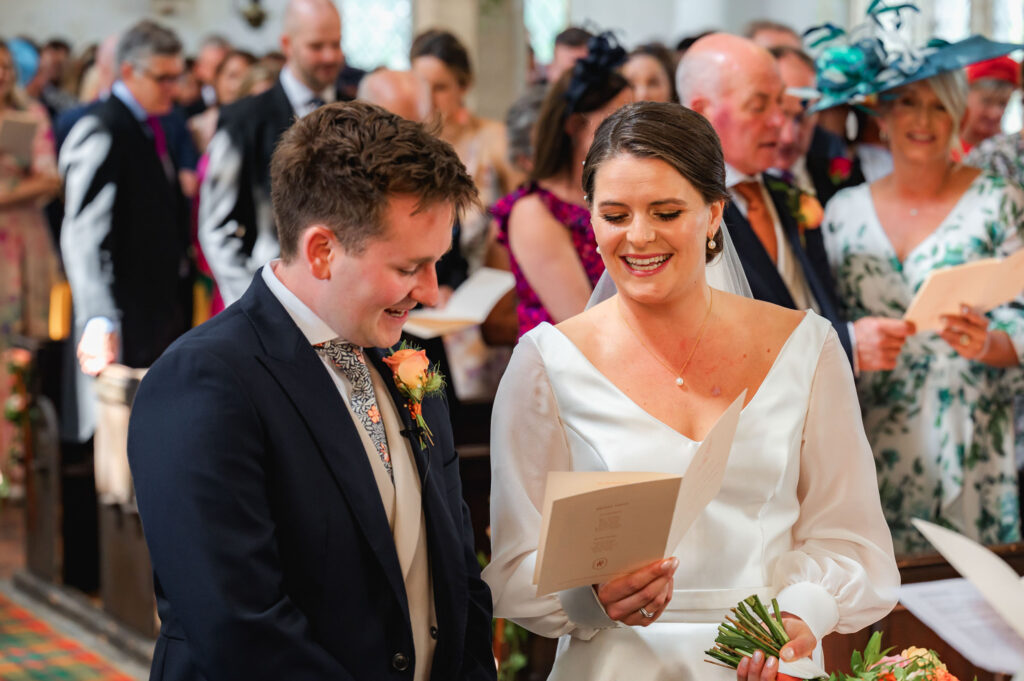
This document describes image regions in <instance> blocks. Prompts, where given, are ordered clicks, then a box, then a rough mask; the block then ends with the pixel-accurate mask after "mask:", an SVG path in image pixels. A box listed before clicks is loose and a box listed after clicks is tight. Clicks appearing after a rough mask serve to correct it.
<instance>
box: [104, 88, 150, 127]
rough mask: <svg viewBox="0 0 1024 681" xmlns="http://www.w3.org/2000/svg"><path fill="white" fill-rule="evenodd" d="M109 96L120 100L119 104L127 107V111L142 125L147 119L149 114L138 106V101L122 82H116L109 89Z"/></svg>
mask: <svg viewBox="0 0 1024 681" xmlns="http://www.w3.org/2000/svg"><path fill="white" fill-rule="evenodd" d="M110 94H112V95H113V96H114V97H117V98H118V99H119V100H121V103H122V104H124V105H125V106H126V107H128V110H129V111H131V112H132V115H133V116H135V118H136V119H137V120H139V121H141V122H143V123H145V122H146V120H147V119H148V118H149V113H148V112H147V111H146V110H145V109H143V108H142V105H141V104H139V100H137V99H135V95H133V94H132V91H131V90H129V89H128V86H127V85H125V84H124V81H121V80H118V81H116V82H115V83H114V84H113V85H112V86H111V87H110Z"/></svg>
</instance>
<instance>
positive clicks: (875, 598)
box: [771, 332, 900, 641]
mask: <svg viewBox="0 0 1024 681" xmlns="http://www.w3.org/2000/svg"><path fill="white" fill-rule="evenodd" d="M797 495H798V498H799V502H800V514H799V517H798V518H797V520H796V522H795V523H794V524H793V530H792V536H793V547H792V549H791V550H790V551H788V552H786V553H784V554H782V555H781V556H780V557H779V559H778V560H777V561H776V563H775V565H774V566H772V572H771V575H772V585H773V586H774V587H776V588H777V589H779V590H780V591H779V604H780V606H781V607H782V609H783V610H785V611H788V612H791V613H793V614H794V615H797V616H799V617H801V618H803V620H804V621H805V622H807V624H808V626H809V627H810V628H811V631H813V632H814V635H815V636H816V637H817V638H818V640H819V641H820V640H821V638H822V637H823V636H824V635H825V634H828V633H830V632H831V631H833V630H838V631H840V632H843V633H848V632H853V631H858V630H859V629H861V628H863V627H865V626H867V625H869V624H872V623H873V622H876V621H877V620H879V619H881V618H882V617H884V616H885V615H886V614H888V613H889V611H890V610H892V608H893V607H894V606H895V605H896V600H897V589H898V587H899V584H900V576H899V571H898V570H897V568H896V561H895V558H894V556H893V546H892V538H891V536H890V534H889V530H888V527H887V526H886V524H885V519H884V517H883V515H882V507H881V503H880V501H879V496H878V486H877V481H876V477H875V466H874V459H873V457H872V454H871V448H870V446H869V445H868V441H867V438H866V436H865V435H864V428H863V426H862V424H861V421H860V408H859V406H858V403H857V395H856V391H855V389H854V385H853V375H852V374H851V373H850V366H849V363H848V362H847V360H846V355H845V353H844V351H843V348H842V346H841V345H840V343H839V340H838V338H836V336H835V334H834V333H832V332H830V333H829V334H828V338H827V339H826V341H825V344H824V347H823V348H822V351H821V355H820V357H819V360H818V366H817V369H816V371H815V375H814V380H813V382H812V385H811V393H810V399H809V405H808V410H807V419H806V422H805V424H804V432H803V442H802V445H801V449H800V477H799V482H798V485H797Z"/></svg>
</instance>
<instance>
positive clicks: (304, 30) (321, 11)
mask: <svg viewBox="0 0 1024 681" xmlns="http://www.w3.org/2000/svg"><path fill="white" fill-rule="evenodd" d="M281 51H282V52H283V53H284V55H285V59H286V61H285V66H284V68H283V69H281V75H280V77H279V78H278V81H277V83H276V84H275V85H274V87H272V88H270V89H269V90H267V91H266V92H264V93H262V94H259V95H256V96H255V97H248V98H245V99H242V100H240V101H238V102H235V103H234V104H231V105H230V106H226V107H224V109H222V110H221V112H220V121H219V123H218V129H217V134H216V135H214V137H213V139H212V140H211V141H210V146H209V148H208V150H207V153H208V154H209V158H210V161H209V166H208V167H207V172H206V177H205V178H204V180H203V184H202V188H201V190H200V201H199V243H200V246H201V247H202V249H203V255H204V256H205V257H206V260H207V262H208V263H209V264H210V269H211V270H212V272H213V277H214V279H215V280H216V283H217V287H218V289H219V290H220V294H221V297H222V298H223V299H224V304H225V305H230V304H231V303H233V302H234V301H235V300H237V299H238V298H239V297H241V295H242V294H243V293H244V292H245V290H246V289H247V288H248V286H249V283H250V282H251V281H252V277H253V274H255V272H256V270H257V269H259V267H260V266H261V265H263V264H264V263H266V262H267V261H268V260H270V259H272V258H276V257H277V256H278V254H279V251H280V249H279V246H278V243H277V229H276V227H275V226H274V219H273V215H272V213H271V209H270V156H271V154H272V153H273V151H274V147H275V146H276V145H277V140H278V138H280V136H281V134H282V133H284V131H285V130H287V129H288V127H289V126H290V125H291V124H292V122H293V121H294V120H295V119H296V118H301V117H302V116H305V115H306V114H308V113H310V112H311V111H313V110H314V109H316V108H317V107H319V106H321V105H322V104H324V103H326V102H333V101H336V100H339V99H344V97H341V96H339V93H338V91H337V89H336V88H335V81H336V80H337V77H338V72H339V71H340V70H341V67H342V64H343V63H344V56H343V55H342V52H341V16H340V15H339V14H338V10H337V8H336V7H335V6H334V4H333V3H332V2H331V1H330V0H290V2H289V3H288V6H287V7H286V8H285V14H284V26H283V32H282V34H281Z"/></svg>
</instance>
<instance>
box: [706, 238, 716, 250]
mask: <svg viewBox="0 0 1024 681" xmlns="http://www.w3.org/2000/svg"><path fill="white" fill-rule="evenodd" d="M717 245H718V244H717V243H716V242H715V240H714V239H708V250H712V251H713V250H715V247H716V246H717Z"/></svg>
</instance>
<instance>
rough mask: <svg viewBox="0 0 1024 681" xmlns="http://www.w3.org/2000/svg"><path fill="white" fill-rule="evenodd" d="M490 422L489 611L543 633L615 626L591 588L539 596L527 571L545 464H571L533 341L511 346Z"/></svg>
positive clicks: (550, 467)
mask: <svg viewBox="0 0 1024 681" xmlns="http://www.w3.org/2000/svg"><path fill="white" fill-rule="evenodd" d="M494 403H495V404H496V405H501V408H500V409H495V410H494V416H493V418H492V422H491V546H492V549H493V554H492V556H491V563H490V565H488V566H487V568H486V569H485V570H484V573H483V576H484V581H486V582H487V584H488V586H490V588H491V594H492V596H493V598H494V616H495V617H504V618H507V619H511V620H514V621H515V622H517V623H518V624H520V625H522V626H524V627H526V628H527V629H529V630H530V631H532V632H534V633H536V634H539V635H541V636H548V637H557V636H561V635H563V634H569V633H571V634H572V635H573V636H576V637H578V638H583V639H590V638H592V637H593V636H594V635H595V634H596V633H597V631H598V630H599V629H602V628H609V627H614V626H617V625H616V623H615V622H614V621H613V620H611V619H610V618H609V617H608V616H607V615H606V614H605V613H604V611H603V609H602V608H601V606H600V604H599V603H598V601H597V598H596V596H595V595H594V592H593V589H591V588H590V587H581V588H579V589H571V590H569V591H565V592H562V593H561V594H558V595H556V594H549V595H546V596H537V586H536V585H535V584H534V583H533V570H534V566H535V564H536V558H537V538H538V537H539V536H540V525H541V509H542V505H543V503H544V487H545V484H546V481H547V474H548V472H549V471H566V470H570V469H571V468H572V461H571V457H570V454H569V445H568V443H567V442H566V436H565V430H564V426H563V424H562V420H561V419H560V418H559V413H558V405H557V404H556V402H555V396H554V394H553V393H552V391H551V385H550V382H549V380H548V375H547V372H546V371H545V369H544V364H543V362H542V360H541V358H540V354H539V351H538V349H537V346H536V345H534V343H533V340H532V339H531V338H530V337H529V336H526V337H524V338H523V339H522V340H521V341H520V342H519V345H518V346H517V347H516V349H515V352H514V353H513V354H512V360H511V361H510V362H509V365H508V369H507V370H506V371H505V375H504V377H503V378H502V379H501V385H500V386H499V387H498V393H497V395H496V397H495V398H494Z"/></svg>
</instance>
